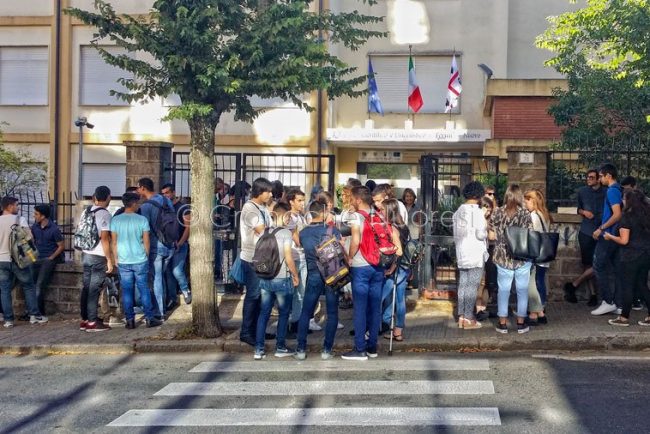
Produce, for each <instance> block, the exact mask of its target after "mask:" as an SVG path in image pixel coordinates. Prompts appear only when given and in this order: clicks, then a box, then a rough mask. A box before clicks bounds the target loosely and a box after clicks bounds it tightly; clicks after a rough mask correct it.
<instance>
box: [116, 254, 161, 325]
mask: <svg viewBox="0 0 650 434" xmlns="http://www.w3.org/2000/svg"><path fill="white" fill-rule="evenodd" d="M117 269H118V270H119V272H120V283H121V284H122V306H123V308H124V316H125V317H126V319H127V320H132V319H134V318H135V313H134V312H133V303H134V299H135V287H137V288H138V292H139V293H140V300H141V301H142V307H143V309H144V316H145V318H147V319H148V320H150V319H152V318H153V317H154V316H155V311H154V307H153V303H152V301H151V291H150V290H149V262H142V263H140V264H118V265H117Z"/></svg>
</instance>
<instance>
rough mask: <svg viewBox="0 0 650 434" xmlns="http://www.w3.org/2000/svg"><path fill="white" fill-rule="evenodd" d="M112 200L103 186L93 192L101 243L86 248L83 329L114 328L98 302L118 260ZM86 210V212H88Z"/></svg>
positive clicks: (94, 209) (106, 188)
mask: <svg viewBox="0 0 650 434" xmlns="http://www.w3.org/2000/svg"><path fill="white" fill-rule="evenodd" d="M110 202H111V190H110V189H109V188H108V187H106V186H105V185H100V186H99V187H97V188H96V189H95V194H93V205H92V206H91V208H90V212H91V213H93V214H94V216H95V225H96V226H97V232H98V233H99V243H98V244H97V245H96V246H95V247H94V248H92V249H90V250H82V255H81V260H82V263H83V269H84V274H83V288H82V290H81V303H80V308H81V323H80V324H79V330H82V331H86V332H102V331H106V330H110V329H111V328H110V327H109V326H107V325H105V324H104V323H103V322H102V321H99V320H98V317H97V304H98V303H99V296H100V293H101V290H102V285H103V283H104V279H105V278H106V274H110V273H112V272H113V267H114V263H115V262H114V260H113V252H112V251H111V233H110V230H111V213H109V212H108V210H107V209H106V208H107V207H108V204H109V203H110ZM84 212H85V211H84Z"/></svg>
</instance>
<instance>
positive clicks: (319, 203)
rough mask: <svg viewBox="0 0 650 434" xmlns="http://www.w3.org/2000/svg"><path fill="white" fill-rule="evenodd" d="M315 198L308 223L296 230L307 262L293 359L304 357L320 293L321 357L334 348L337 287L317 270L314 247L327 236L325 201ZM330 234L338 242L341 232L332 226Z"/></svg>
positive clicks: (329, 353)
mask: <svg viewBox="0 0 650 434" xmlns="http://www.w3.org/2000/svg"><path fill="white" fill-rule="evenodd" d="M322 199H324V198H321V199H320V200H319V199H317V200H315V201H313V202H312V203H311V204H310V205H309V215H310V216H311V222H310V223H309V225H307V226H306V227H305V228H303V230H302V231H301V232H300V244H301V245H302V246H303V248H304V249H305V258H306V261H307V285H306V287H305V299H304V300H303V304H302V313H301V315H300V323H299V325H298V347H297V350H296V351H297V352H296V356H295V357H296V359H298V360H304V359H305V357H306V349H307V333H308V332H309V325H310V322H311V318H312V316H313V313H314V310H315V309H316V305H317V304H318V300H319V298H320V297H321V295H324V296H325V305H326V311H327V322H326V324H325V338H324V340H323V348H322V352H321V358H322V359H323V360H329V359H331V358H332V357H333V354H332V349H333V348H334V337H335V336H336V329H337V326H338V315H339V310H338V290H335V289H333V288H330V287H329V286H326V285H325V282H324V281H323V277H322V276H321V274H320V271H319V270H318V266H317V263H318V258H317V256H316V247H318V245H319V244H320V243H321V242H322V241H323V239H324V238H325V237H326V236H327V231H328V228H329V227H330V226H329V225H328V224H327V216H328V204H327V202H326V201H325V200H322ZM331 232H332V235H333V236H335V237H336V238H337V239H338V240H339V242H340V240H341V233H340V232H339V230H338V229H336V228H335V227H332V228H331Z"/></svg>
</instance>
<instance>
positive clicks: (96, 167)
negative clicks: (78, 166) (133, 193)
mask: <svg viewBox="0 0 650 434" xmlns="http://www.w3.org/2000/svg"><path fill="white" fill-rule="evenodd" d="M83 168H84V171H83V188H82V189H81V191H82V194H83V195H84V196H92V195H93V194H94V193H95V189H96V188H97V187H99V186H100V185H105V186H107V187H108V188H110V189H111V193H112V195H113V196H114V197H120V196H121V195H122V193H124V190H125V188H126V164H120V163H114V164H98V163H84V164H83Z"/></svg>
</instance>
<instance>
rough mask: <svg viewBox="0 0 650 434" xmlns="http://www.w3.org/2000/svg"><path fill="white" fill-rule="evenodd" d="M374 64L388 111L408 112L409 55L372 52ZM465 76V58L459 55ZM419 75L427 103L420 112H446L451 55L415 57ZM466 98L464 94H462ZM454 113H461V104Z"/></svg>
mask: <svg viewBox="0 0 650 434" xmlns="http://www.w3.org/2000/svg"><path fill="white" fill-rule="evenodd" d="M371 59H372V67H373V70H374V71H375V79H376V80H377V87H378V89H379V98H380V99H381V104H382V106H383V108H384V112H386V113H407V112H408V106H407V100H408V62H409V60H408V55H404V56H382V55H372V56H371ZM456 61H457V62H458V64H459V69H460V70H461V77H462V67H461V65H460V63H461V57H459V56H458V55H457V56H456ZM413 62H414V64H415V75H416V78H417V83H418V85H419V86H420V92H421V93H422V99H423V100H424V106H423V107H422V108H421V109H420V111H419V112H418V113H444V112H445V101H446V99H447V83H449V71H450V69H451V56H424V55H423V56H415V55H414V56H413ZM461 98H462V97H461ZM452 113H460V107H456V108H454V109H453V111H452Z"/></svg>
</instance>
